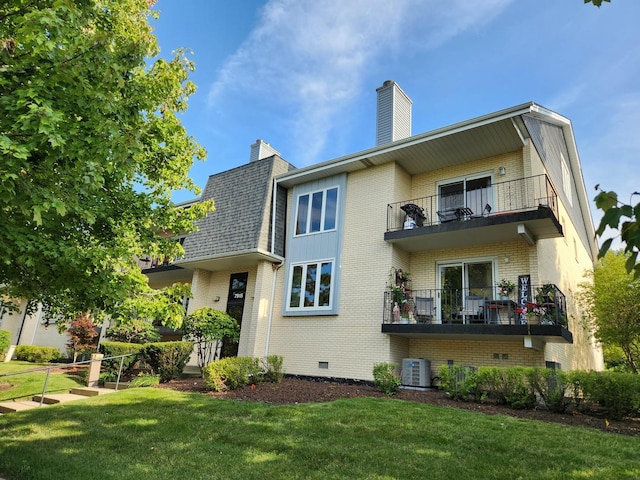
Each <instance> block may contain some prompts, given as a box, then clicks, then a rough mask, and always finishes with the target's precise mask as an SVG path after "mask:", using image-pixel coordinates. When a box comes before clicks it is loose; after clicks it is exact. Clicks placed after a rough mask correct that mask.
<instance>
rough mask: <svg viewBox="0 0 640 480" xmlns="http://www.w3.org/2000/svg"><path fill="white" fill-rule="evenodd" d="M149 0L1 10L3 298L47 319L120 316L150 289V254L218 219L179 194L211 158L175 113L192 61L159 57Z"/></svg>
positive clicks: (48, 0) (17, 1) (19, 2)
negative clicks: (47, 313) (115, 311)
mask: <svg viewBox="0 0 640 480" xmlns="http://www.w3.org/2000/svg"><path fill="white" fill-rule="evenodd" d="M153 3H154V2H145V1H144V0H38V1H31V0H9V1H5V2H1V3H0V155H1V159H2V160H1V162H0V285H1V287H0V293H1V294H3V295H9V296H11V297H23V298H28V299H31V300H32V301H39V302H42V303H43V304H44V305H45V307H47V308H48V309H50V310H58V309H64V311H65V312H67V313H68V314H69V315H73V313H72V312H86V311H88V310H94V311H97V310H110V309H112V308H113V307H114V306H117V305H119V304H120V303H121V301H122V299H123V298H125V297H126V296H128V295H130V294H135V293H137V292H140V291H142V290H144V289H145V288H147V287H146V285H147V282H146V279H145V278H144V277H143V276H142V275H141V273H140V271H139V268H137V266H136V264H135V257H136V256H140V255H142V254H147V253H148V254H160V253H162V254H167V255H169V256H174V255H176V254H178V253H179V251H180V248H181V247H180V246H179V245H178V244H177V243H175V242H172V241H170V240H169V238H168V237H170V236H171V233H172V232H173V233H176V232H186V231H191V230H192V229H193V221H194V220H195V219H196V218H199V217H201V216H202V215H204V214H205V213H206V212H207V211H208V210H210V209H211V207H212V206H211V205H210V204H207V203H200V204H196V205H194V206H191V207H190V208H188V209H176V208H175V205H174V204H173V203H172V201H171V192H172V191H175V190H178V189H190V190H191V191H193V192H194V194H197V193H198V191H197V187H196V186H195V185H194V184H193V183H192V181H191V180H190V178H189V177H188V170H189V168H190V166H191V165H192V162H193V159H194V158H198V159H203V158H204V156H205V152H204V150H203V149H202V148H201V147H200V146H199V145H198V144H197V143H196V142H195V140H194V139H193V138H191V137H189V136H188V135H187V134H186V132H185V130H184V128H183V127H182V125H181V123H180V120H179V118H178V116H177V114H178V113H179V112H180V111H182V110H184V109H185V108H186V101H187V97H188V96H189V95H190V94H191V93H193V92H194V90H195V86H194V85H193V83H191V82H190V81H189V80H188V73H189V71H191V70H192V69H193V64H192V63H191V61H190V60H189V59H188V58H187V57H186V56H185V54H184V52H183V51H178V52H177V53H175V54H174V56H173V58H172V59H171V60H169V61H167V60H164V59H161V58H157V55H158V54H159V49H158V45H157V42H156V38H155V36H154V35H153V34H152V29H151V26H150V24H149V21H150V19H151V18H152V17H153V16H154V13H153V11H152V10H151V7H150V6H149V5H152V4H153Z"/></svg>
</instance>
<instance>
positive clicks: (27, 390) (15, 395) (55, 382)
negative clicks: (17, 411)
mask: <svg viewBox="0 0 640 480" xmlns="http://www.w3.org/2000/svg"><path fill="white" fill-rule="evenodd" d="M43 366H47V365H46V364H45V365H40V364H37V365H36V364H33V363H29V362H16V361H12V362H7V363H0V375H3V374H6V373H13V372H20V371H24V370H32V369H35V368H40V367H43ZM49 366H50V365H49ZM46 377H47V372H46V371H39V372H31V373H25V374H21V375H12V376H7V377H3V376H0V386H2V385H6V384H10V385H11V388H9V389H6V390H5V389H3V388H0V402H6V401H8V400H21V399H29V400H30V399H31V397H33V396H34V395H40V394H41V393H42V387H43V386H44V382H45V379H46ZM81 385H83V384H82V379H81V378H80V377H78V376H77V375H73V374H71V373H69V374H52V375H50V376H49V380H48V382H47V393H67V392H69V390H71V389H72V388H74V387H78V386H81Z"/></svg>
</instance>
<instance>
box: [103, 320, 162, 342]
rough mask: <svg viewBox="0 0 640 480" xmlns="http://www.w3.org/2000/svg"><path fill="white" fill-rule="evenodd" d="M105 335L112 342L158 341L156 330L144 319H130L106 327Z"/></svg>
mask: <svg viewBox="0 0 640 480" xmlns="http://www.w3.org/2000/svg"><path fill="white" fill-rule="evenodd" d="M107 337H109V339H110V340H112V341H114V342H123V343H141V344H144V343H152V342H159V341H160V334H159V333H158V330H156V328H155V327H154V326H153V325H152V324H151V323H149V322H147V321H145V320H131V321H129V322H125V323H121V324H118V325H114V326H112V327H109V329H107Z"/></svg>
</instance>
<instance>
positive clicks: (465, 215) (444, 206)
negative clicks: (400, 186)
mask: <svg viewBox="0 0 640 480" xmlns="http://www.w3.org/2000/svg"><path fill="white" fill-rule="evenodd" d="M541 206H544V207H548V208H550V209H551V210H552V211H553V212H554V214H555V216H556V218H557V217H558V195H557V193H556V191H555V189H554V188H553V185H551V182H550V181H549V178H548V177H547V176H546V175H536V176H532V177H526V178H521V179H518V180H509V181H506V182H500V183H494V184H493V185H489V186H484V187H482V188H475V189H467V190H460V191H459V192H456V193H451V194H448V195H432V196H430V197H421V198H413V199H408V200H403V201H401V202H395V203H390V204H388V205H387V231H388V232H393V231H396V230H402V229H407V228H419V227H426V226H431V225H436V224H438V223H445V222H450V221H460V220H469V219H471V218H480V217H487V216H490V215H494V214H496V213H506V212H518V211H526V210H534V209H537V208H539V207H541Z"/></svg>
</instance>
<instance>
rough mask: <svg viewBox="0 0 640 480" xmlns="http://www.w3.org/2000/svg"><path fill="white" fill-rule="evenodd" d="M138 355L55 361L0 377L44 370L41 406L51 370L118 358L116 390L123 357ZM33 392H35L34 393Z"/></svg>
mask: <svg viewBox="0 0 640 480" xmlns="http://www.w3.org/2000/svg"><path fill="white" fill-rule="evenodd" d="M137 355H139V353H126V354H124V355H114V356H112V357H100V358H92V359H91V360H82V361H80V362H72V363H55V364H51V365H46V366H44V367H35V368H29V369H27V370H20V371H19V372H10V373H3V374H0V378H2V377H12V376H14V375H24V374H28V373H33V372H43V371H46V372H47V373H46V375H45V377H44V384H43V386H42V393H41V394H40V400H39V402H40V406H42V404H43V402H44V397H45V395H46V393H47V387H48V386H49V376H50V375H51V372H52V371H53V370H68V369H73V368H76V367H78V366H79V365H82V366H85V365H90V364H91V363H94V362H104V361H105V360H115V359H120V362H119V363H120V365H119V368H118V377H117V380H116V383H115V390H118V388H119V386H120V379H121V377H122V371H123V366H124V359H125V357H131V356H137ZM34 394H35V393H34Z"/></svg>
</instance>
